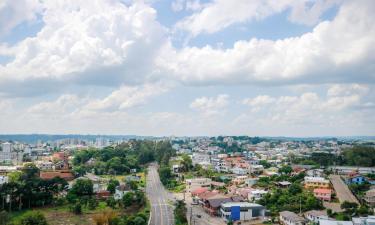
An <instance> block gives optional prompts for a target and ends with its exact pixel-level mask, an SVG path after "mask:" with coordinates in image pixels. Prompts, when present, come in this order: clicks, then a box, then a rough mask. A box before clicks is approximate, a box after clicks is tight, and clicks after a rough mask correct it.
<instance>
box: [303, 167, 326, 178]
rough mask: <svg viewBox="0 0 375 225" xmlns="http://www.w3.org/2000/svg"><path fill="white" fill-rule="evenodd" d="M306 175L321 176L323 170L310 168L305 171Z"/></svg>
mask: <svg viewBox="0 0 375 225" xmlns="http://www.w3.org/2000/svg"><path fill="white" fill-rule="evenodd" d="M306 175H307V176H309V177H322V176H324V170H322V169H310V170H307V171H306Z"/></svg>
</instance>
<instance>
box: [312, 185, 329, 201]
mask: <svg viewBox="0 0 375 225" xmlns="http://www.w3.org/2000/svg"><path fill="white" fill-rule="evenodd" d="M313 193H314V196H315V198H318V199H320V200H322V201H328V202H329V201H331V195H332V190H331V189H326V188H315V189H314V191H313Z"/></svg>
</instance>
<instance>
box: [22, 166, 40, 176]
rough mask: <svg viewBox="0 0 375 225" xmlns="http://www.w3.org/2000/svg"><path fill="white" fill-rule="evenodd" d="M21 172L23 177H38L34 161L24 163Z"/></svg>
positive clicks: (37, 169)
mask: <svg viewBox="0 0 375 225" xmlns="http://www.w3.org/2000/svg"><path fill="white" fill-rule="evenodd" d="M22 172H23V175H24V178H23V179H32V178H35V177H39V168H38V167H37V166H36V165H35V164H34V163H26V164H25V165H24V166H23V168H22Z"/></svg>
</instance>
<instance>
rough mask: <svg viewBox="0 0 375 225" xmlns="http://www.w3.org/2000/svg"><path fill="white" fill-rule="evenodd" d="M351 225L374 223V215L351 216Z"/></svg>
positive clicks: (374, 224) (373, 224) (370, 224)
mask: <svg viewBox="0 0 375 225" xmlns="http://www.w3.org/2000/svg"><path fill="white" fill-rule="evenodd" d="M352 222H353V225H375V216H368V217H353V218H352Z"/></svg>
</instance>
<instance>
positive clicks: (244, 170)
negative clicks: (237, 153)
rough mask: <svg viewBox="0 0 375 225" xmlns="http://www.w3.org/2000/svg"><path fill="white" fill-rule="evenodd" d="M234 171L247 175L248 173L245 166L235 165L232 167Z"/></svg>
mask: <svg viewBox="0 0 375 225" xmlns="http://www.w3.org/2000/svg"><path fill="white" fill-rule="evenodd" d="M231 171H232V173H234V174H236V175H246V174H247V170H246V169H244V168H240V167H233V168H232V169H231Z"/></svg>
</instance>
